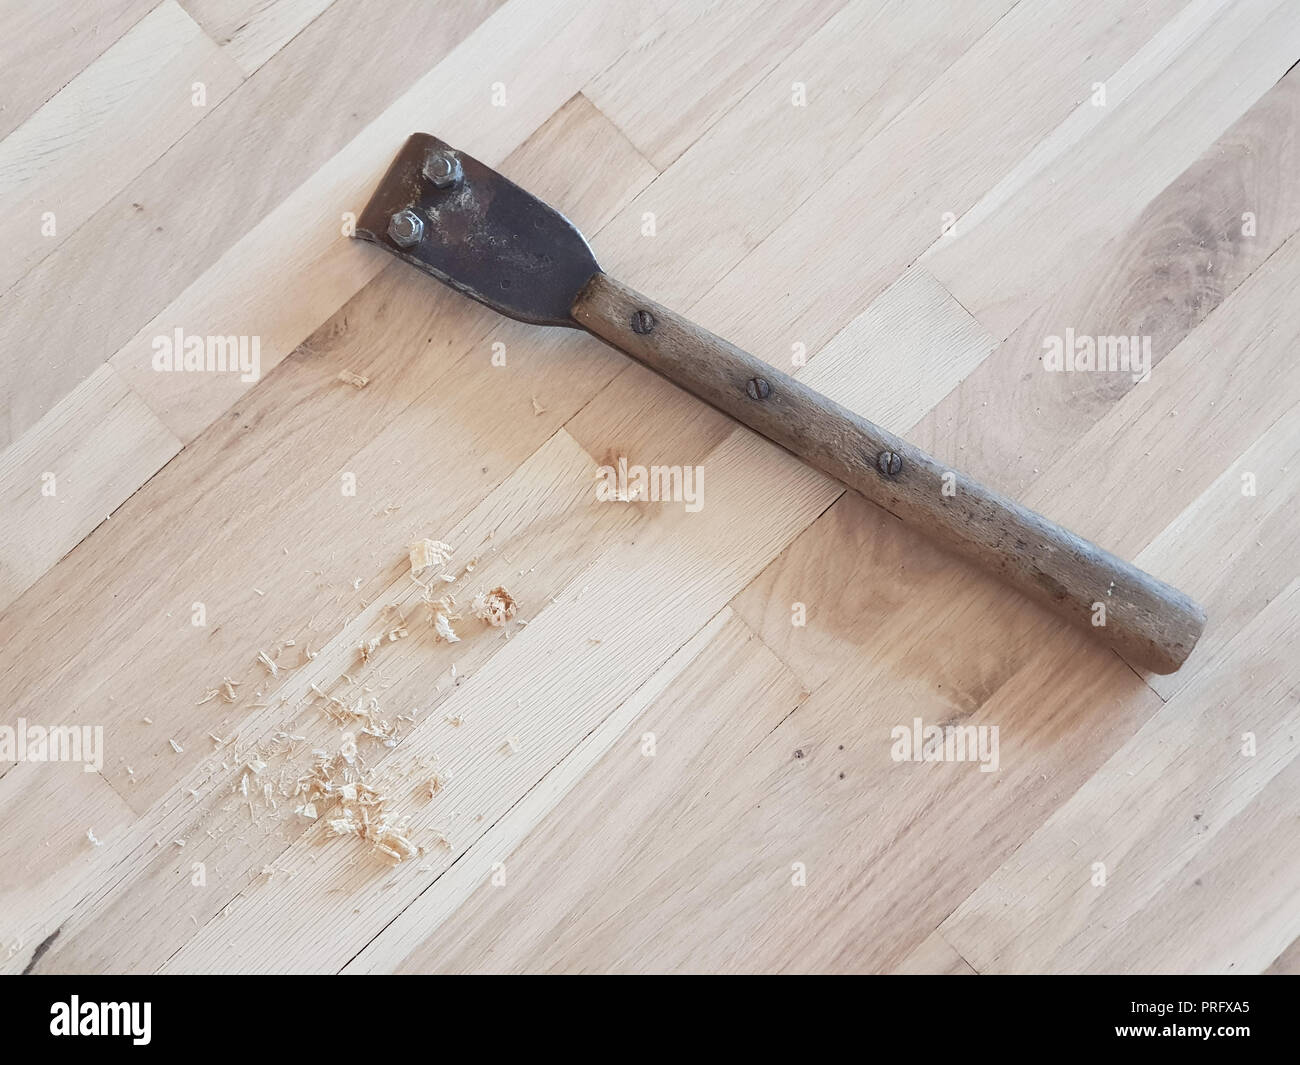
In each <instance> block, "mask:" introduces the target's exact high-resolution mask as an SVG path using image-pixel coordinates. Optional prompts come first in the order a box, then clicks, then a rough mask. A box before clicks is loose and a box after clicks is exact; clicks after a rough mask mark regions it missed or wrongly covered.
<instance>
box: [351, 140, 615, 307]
mask: <svg viewBox="0 0 1300 1065" xmlns="http://www.w3.org/2000/svg"><path fill="white" fill-rule="evenodd" d="M395 216H396V218H397V220H396V221H394V219H395ZM356 236H357V237H359V238H360V239H362V240H367V241H370V242H372V243H374V244H378V245H379V246H380V247H382V248H385V249H387V250H388V251H390V252H392V253H393V254H394V255H396V256H398V257H399V258H401V259H405V260H406V261H407V262H408V263H410V264H411V265H412V266H415V267H418V268H419V269H421V270H423V271H424V272H425V273H427V274H431V275H432V276H434V277H436V278H437V279H438V280H439V281H441V282H443V283H444V284H447V285H450V286H451V287H452V288H454V289H456V290H457V291H459V292H463V293H464V294H465V295H466V296H469V297H470V298H471V299H475V300H478V301H479V302H480V303H485V304H487V305H488V306H489V307H491V308H492V309H493V310H496V311H499V312H500V313H502V314H504V315H508V316H509V317H511V318H517V319H519V320H520V321H523V322H533V323H536V324H538V325H564V326H573V327H575V328H576V323H575V322H574V321H573V319H572V318H571V317H570V316H569V308H570V307H572V306H573V301H574V299H575V297H576V296H577V295H578V293H579V292H580V291H581V290H582V287H583V286H584V285H585V284H586V283H587V282H588V281H589V280H590V279H591V277H592V275H593V274H595V273H596V272H597V271H598V270H599V269H600V268H599V267H598V266H597V265H596V258H595V256H594V255H592V253H591V248H589V247H588V246H587V242H586V240H585V239H583V236H582V234H581V233H579V232H578V230H577V229H576V228H575V227H574V225H573V223H572V222H570V221H569V220H568V219H567V218H565V217H564V215H562V214H560V212H559V211H557V210H555V209H554V208H553V207H549V206H547V205H546V204H545V203H543V202H542V201H541V200H539V199H537V198H536V197H535V196H532V195H530V194H529V193H527V192H525V191H524V190H523V189H521V188H520V187H519V186H518V185H516V184H515V183H514V182H512V181H508V180H507V179H506V178H504V177H502V176H501V175H500V174H498V173H497V172H496V171H495V170H493V169H492V168H491V167H488V166H484V165H483V164H482V163H480V162H479V161H478V160H477V159H475V158H473V157H472V156H469V155H466V154H465V153H464V152H461V151H457V150H456V149H454V148H452V147H451V145H449V144H446V143H445V142H443V141H440V140H439V139H438V138H437V137H433V136H431V135H429V134H428V133H415V134H412V136H411V137H410V138H409V139H408V140H407V142H406V144H404V145H403V146H402V150H401V151H400V152H398V154H397V158H396V159H394V160H393V163H392V165H391V166H390V167H389V168H388V173H386V174H385V175H384V178H383V180H382V181H381V182H380V183H379V187H378V188H377V189H375V191H374V194H373V195H372V196H371V198H370V202H369V203H368V204H366V207H365V210H364V211H362V212H361V217H360V218H359V219H358V220H357V231H356Z"/></svg>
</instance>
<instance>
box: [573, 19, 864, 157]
mask: <svg viewBox="0 0 1300 1065" xmlns="http://www.w3.org/2000/svg"><path fill="white" fill-rule="evenodd" d="M844 6H845V0H797V2H795V3H776V2H772V0H755V2H752V3H745V4H699V5H696V6H695V10H693V11H692V12H691V13H690V17H689V19H688V20H687V21H684V22H677V23H668V22H659V23H656V24H655V25H652V26H650V27H649V28H648V29H647V30H646V31H645V33H644V34H642V35H641V36H640V37H639V38H638V39H637V40H636V41H634V42H633V44H632V47H631V48H630V49H629V50H628V54H627V56H625V57H624V58H623V60H622V61H621V62H619V63H616V64H613V65H611V66H609V67H607V68H606V69H605V70H602V71H601V72H600V73H599V74H598V75H597V76H596V77H595V78H593V79H592V81H591V83H590V84H589V85H587V87H586V88H585V89H584V93H585V94H586V95H587V96H588V97H589V98H590V99H591V100H592V101H593V102H594V103H595V105H596V106H597V107H598V108H600V110H601V111H603V112H604V113H605V114H606V115H607V116H608V117H609V118H610V119H611V120H612V121H613V122H614V124H615V125H616V126H618V128H619V129H621V130H622V131H623V133H624V134H625V135H626V136H627V138H628V140H630V141H631V142H632V143H633V144H635V145H636V146H637V148H638V149H639V150H640V151H641V153H642V154H643V155H645V156H646V158H647V159H649V160H650V161H651V162H652V163H654V165H655V166H656V167H658V168H659V169H660V170H664V169H667V168H668V167H669V166H670V165H671V164H672V163H673V162H674V161H675V160H676V159H677V157H678V156H680V155H681V154H682V152H684V151H685V150H686V149H687V148H689V147H690V146H691V144H692V143H693V142H694V141H695V139H696V138H697V137H699V136H700V134H701V133H703V132H704V131H705V130H707V129H708V128H709V127H710V126H712V125H713V124H714V123H715V122H716V121H718V120H719V118H721V117H722V116H723V115H725V114H726V113H727V112H728V111H730V110H731V109H732V108H733V107H735V106H736V104H737V103H739V102H740V100H741V99H742V98H743V97H744V96H745V94H746V93H747V92H748V91H749V90H750V89H751V88H752V87H753V85H754V83H755V82H756V81H758V80H759V79H760V78H762V77H763V76H764V75H765V74H766V73H767V72H768V71H769V70H770V69H771V68H772V67H773V66H775V65H776V64H778V63H779V62H780V61H781V60H782V59H784V58H785V57H786V56H787V55H788V54H789V53H790V52H791V51H793V50H794V49H795V48H796V47H797V46H798V45H799V44H800V43H802V42H803V41H804V40H805V39H806V38H808V37H810V36H812V35H813V34H814V33H816V32H817V31H818V30H819V29H820V28H821V27H822V25H823V24H824V23H826V22H827V20H828V19H830V18H831V16H832V15H834V14H835V13H836V11H838V10H839V9H840V8H843V7H844ZM688 81H689V83H690V86H691V92H690V96H689V99H688V100H686V99H683V96H682V91H681V88H682V85H683V84H684V83H686V82H688ZM683 105H685V106H683Z"/></svg>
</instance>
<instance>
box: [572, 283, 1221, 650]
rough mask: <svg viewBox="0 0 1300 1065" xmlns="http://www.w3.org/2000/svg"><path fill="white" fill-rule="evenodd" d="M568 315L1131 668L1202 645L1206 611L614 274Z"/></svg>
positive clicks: (584, 294) (594, 287)
mask: <svg viewBox="0 0 1300 1065" xmlns="http://www.w3.org/2000/svg"><path fill="white" fill-rule="evenodd" d="M572 314H573V318H574V320H575V321H576V322H578V324H579V325H581V326H582V327H583V328H584V329H586V330H588V331H589V332H591V333H593V334H595V335H596V336H598V337H600V339H602V340H604V341H605V342H606V343H608V344H611V345H613V346H614V347H616V348H618V349H619V350H621V351H624V352H626V353H627V354H628V355H631V356H632V357H633V358H635V359H637V360H638V361H639V362H641V363H643V364H645V365H646V366H648V367H649V368H650V369H652V370H655V371H656V372H658V373H660V374H662V375H663V376H664V377H666V378H668V380H670V381H672V382H673V383H674V384H676V385H678V386H680V387H681V388H684V389H686V390H687V391H688V392H691V393H693V394H694V395H696V396H698V397H699V398H700V399H703V400H705V401H706V402H708V403H711V404H712V405H713V406H715V407H717V408H718V409H719V410H722V411H725V412H726V413H727V414H730V415H731V416H732V417H734V418H736V419H738V420H739V421H741V422H744V424H746V425H748V426H749V427H750V428H751V429H754V430H755V431H757V432H760V433H762V434H763V435H764V436H766V437H767V438H768V439H769V440H772V441H775V442H776V443H778V444H780V445H781V446H782V447H785V448H787V449H788V450H789V451H792V452H793V453H794V454H796V455H798V456H799V457H800V458H802V459H804V460H805V461H807V462H809V463H811V464H812V465H814V466H816V467H817V468H818V469H820V470H823V471H825V472H826V473H828V474H830V475H831V476H832V477H835V478H838V479H839V480H841V481H843V482H844V483H845V484H846V485H848V486H849V487H850V488H854V489H856V490H857V491H858V492H861V493H862V494H863V495H864V496H866V497H867V498H868V499H870V500H871V501H872V502H874V503H878V504H879V505H880V506H882V507H884V508H885V509H886V510H888V511H889V512H890V513H891V514H895V515H897V516H898V517H899V518H901V519H902V520H903V521H905V522H907V523H908V524H909V525H911V526H913V527H915V528H917V529H919V530H921V531H923V532H925V533H927V534H928V535H929V536H931V537H932V538H933V539H934V540H936V541H938V542H939V543H940V544H943V545H944V546H946V547H948V548H951V549H952V550H954V551H956V552H957V553H959V554H962V555H964V556H966V557H967V558H970V559H973V560H974V561H976V562H978V563H979V564H980V565H982V566H984V567H985V568H986V569H988V570H990V571H991V572H993V573H996V574H998V575H999V576H1000V577H1001V578H1002V579H1003V580H1005V581H1006V582H1007V583H1008V584H1010V585H1012V586H1013V587H1015V588H1018V589H1019V590H1020V591H1022V592H1024V593H1025V594H1026V595H1028V596H1029V597H1030V598H1032V599H1036V600H1038V601H1039V602H1040V603H1044V604H1046V605H1047V606H1048V607H1050V608H1051V609H1052V610H1054V611H1055V612H1056V613H1057V614H1060V615H1061V616H1062V617H1063V618H1066V619H1067V620H1069V621H1071V622H1073V623H1074V624H1076V625H1078V626H1080V627H1081V628H1084V629H1086V630H1087V631H1089V632H1091V633H1092V634H1093V635H1094V636H1096V637H1097V638H1098V639H1100V640H1103V641H1104V642H1106V643H1107V644H1109V645H1110V646H1112V647H1114V648H1115V650H1117V651H1118V652H1119V653H1120V654H1122V655H1123V656H1124V657H1125V658H1126V659H1127V660H1128V661H1130V662H1131V663H1132V664H1133V665H1135V666H1140V667H1143V668H1146V669H1149V670H1152V671H1153V672H1156V673H1172V672H1173V671H1174V670H1176V669H1177V668H1178V667H1179V666H1181V665H1182V664H1183V662H1184V660H1185V659H1186V658H1187V656H1188V655H1189V654H1190V653H1191V650H1192V648H1193V647H1194V646H1195V645H1196V641H1197V639H1198V638H1199V637H1200V635H1201V630H1202V629H1203V628H1204V627H1205V611H1204V610H1202V609H1201V607H1200V606H1198V605H1197V604H1196V603H1195V602H1193V601H1192V600H1191V599H1189V598H1188V597H1187V596H1185V595H1184V594H1183V593H1182V592H1180V591H1178V590H1177V589H1176V588H1171V587H1170V586H1169V585H1167V584H1165V583H1164V582H1163V581H1159V580H1157V579H1156V578H1155V577H1152V576H1151V575H1150V574H1148V573H1143V572H1142V571H1141V570H1140V569H1138V568H1137V567H1136V566H1132V565H1130V564H1129V563H1127V562H1125V561H1124V560H1123V559H1120V558H1116V557H1115V556H1114V555H1112V554H1110V553H1109V552H1107V551H1103V550H1102V549H1101V548H1100V547H1098V546H1097V545H1096V544H1093V543H1089V542H1088V541H1087V540H1083V539H1080V538H1079V537H1077V536H1075V535H1074V534H1073V533H1071V532H1069V531H1068V530H1066V529H1063V528H1061V526H1059V525H1057V524H1055V523H1054V522H1051V521H1048V520H1047V519H1046V518H1044V517H1043V516H1042V515H1041V514H1036V513H1034V512H1033V511H1032V510H1029V509H1027V508H1026V507H1022V506H1021V505H1020V504H1019V503H1016V502H1014V501H1013V500H1010V499H1007V498H1006V497H1004V496H1001V495H999V494H998V493H996V492H994V491H992V490H990V489H988V488H985V487H984V486H983V485H982V484H979V483H978V482H976V481H972V480H970V479H968V478H966V477H963V476H962V475H961V474H960V473H958V472H957V471H955V470H951V469H949V468H948V467H947V466H944V465H943V464H941V463H939V462H937V461H936V460H935V459H933V458H932V457H931V456H929V455H927V454H926V453H925V452H924V451H921V450H919V449H918V448H915V447H913V446H912V445H911V444H909V443H907V442H906V441H904V440H901V439H899V438H898V437H896V436H894V434H893V433H889V432H886V431H885V430H884V429H881V428H880V427H879V426H877V425H873V424H872V423H871V422H869V421H867V420H866V419H865V418H862V417H859V416H858V415H856V414H854V413H853V412H852V411H850V410H846V409H845V408H844V407H841V406H840V405H839V404H838V403H835V402H833V401H832V400H829V399H827V398H826V397H825V396H823V395H821V394H819V393H817V392H815V391H813V390H812V389H811V388H809V387H808V386H807V385H804V384H802V383H801V382H799V381H797V380H795V379H794V378H793V377H789V376H787V375H786V374H783V373H781V372H780V371H779V370H776V369H774V368H773V367H771V366H769V365H768V364H767V363H765V362H763V361H762V360H760V359H756V358H755V357H754V356H753V355H750V354H749V353H748V352H744V351H741V350H740V349H739V348H737V347H736V346H735V345H733V344H728V343H727V342H726V341H725V340H723V339H722V338H721V337H717V336H714V335H713V334H712V333H710V332H708V330H705V329H701V328H700V327H699V326H697V325H694V324H693V323H691V322H689V321H687V320H686V319H684V318H682V317H680V316H679V315H676V314H673V312H672V311H669V310H667V309H666V308H664V307H661V306H659V304H657V303H653V302H651V301H650V300H648V299H646V298H645V297H644V296H642V295H640V294H639V293H637V292H634V291H633V290H632V289H630V288H627V287H626V286H624V285H622V284H620V283H619V282H618V281H615V280H614V279H613V278H611V277H609V276H607V275H605V274H602V273H597V274H596V275H595V277H593V278H592V279H591V281H590V282H588V284H587V286H586V287H585V288H584V289H583V290H582V292H581V293H579V295H578V298H577V300H576V301H575V302H574V304H573V309H572ZM945 484H947V486H948V491H947V493H945ZM1099 604H1100V606H1101V607H1104V614H1103V612H1102V610H1101V609H1100V608H1099V606H1098V605H1099ZM1094 617H1097V618H1101V617H1104V619H1105V621H1104V624H1101V625H1095V624H1094V622H1093V619H1094Z"/></svg>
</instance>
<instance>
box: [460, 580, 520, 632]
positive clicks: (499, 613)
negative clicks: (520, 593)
mask: <svg viewBox="0 0 1300 1065" xmlns="http://www.w3.org/2000/svg"><path fill="white" fill-rule="evenodd" d="M470 609H471V610H472V611H473V614H474V616H475V617H476V618H479V619H480V620H481V621H486V622H487V623H488V624H489V625H491V626H492V627H493V628H497V629H499V628H501V627H502V626H503V625H504V624H505V623H506V622H507V621H509V620H510V619H511V618H512V617H514V616H515V614H516V613H517V612H518V609H519V608H518V607H517V606H516V604H515V600H514V597H513V596H512V595H511V594H510V593H509V592H507V591H506V590H505V589H504V588H499V587H498V588H493V589H492V591H490V592H479V594H478V595H476V596H475V597H474V602H473V603H472V604H471V605H470Z"/></svg>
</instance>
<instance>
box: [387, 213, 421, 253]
mask: <svg viewBox="0 0 1300 1065" xmlns="http://www.w3.org/2000/svg"><path fill="white" fill-rule="evenodd" d="M388 235H389V236H390V237H392V239H393V243H394V244H396V245H397V246H398V247H399V248H409V247H411V246H412V245H413V244H419V243H420V238H421V237H423V236H424V219H423V218H421V217H420V216H419V215H418V214H416V213H415V212H414V211H412V210H411V209H410V208H409V207H404V208H402V210H400V211H398V212H397V213H396V214H395V215H393V217H392V218H390V219H389V220H388Z"/></svg>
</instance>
